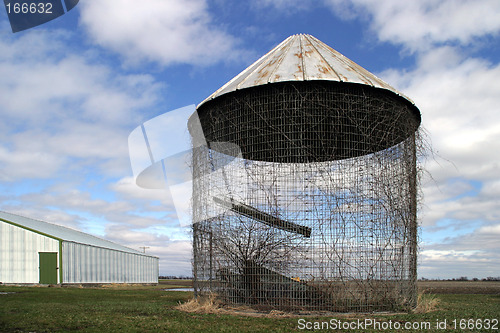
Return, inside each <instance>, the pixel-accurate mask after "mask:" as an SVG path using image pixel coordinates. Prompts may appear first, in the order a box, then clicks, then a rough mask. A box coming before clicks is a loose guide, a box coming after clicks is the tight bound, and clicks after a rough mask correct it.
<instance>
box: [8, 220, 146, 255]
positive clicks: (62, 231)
mask: <svg viewBox="0 0 500 333" xmlns="http://www.w3.org/2000/svg"><path fill="white" fill-rule="evenodd" d="M0 221H4V222H7V223H9V224H13V225H16V226H19V227H21V228H24V229H29V230H31V231H34V232H37V233H40V234H44V235H46V236H48V237H52V238H56V239H59V240H62V241H67V242H75V243H81V244H87V245H91V246H97V247H103V248H107V249H111V250H117V251H121V252H128V253H134V254H140V255H144V253H142V252H139V251H136V250H134V249H131V248H128V247H126V246H123V245H120V244H116V243H113V242H110V241H108V240H105V239H101V238H99V237H96V236H93V235H89V234H86V233H84V232H81V231H77V230H74V229H70V228H66V227H63V226H60V225H56V224H52V223H47V222H43V221H39V220H34V219H31V218H28V217H24V216H19V215H15V214H11V213H7V212H2V211H0Z"/></svg>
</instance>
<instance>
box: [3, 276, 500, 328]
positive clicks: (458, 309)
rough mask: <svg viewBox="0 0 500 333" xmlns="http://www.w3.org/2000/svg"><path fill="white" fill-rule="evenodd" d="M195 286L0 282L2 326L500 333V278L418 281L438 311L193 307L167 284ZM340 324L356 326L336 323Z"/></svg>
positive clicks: (188, 294)
mask: <svg viewBox="0 0 500 333" xmlns="http://www.w3.org/2000/svg"><path fill="white" fill-rule="evenodd" d="M189 285H190V281H187V280H162V281H160V284H159V285H157V286H121V285H111V286H104V287H101V288H75V287H63V288H60V287H53V288H47V287H11V286H0V332H73V331H75V332H76V331H78V332H176V333H177V332H295V331H297V332H300V331H307V328H318V327H323V329H324V330H320V329H317V330H316V329H315V330H314V331H325V332H464V331H465V332H498V331H499V328H500V323H498V320H500V282H472V281H468V282H461V281H439V282H433V281H429V282H422V283H419V288H420V290H426V292H425V294H426V295H428V294H429V293H432V294H433V295H434V297H435V298H438V299H439V304H438V305H437V307H436V310H435V311H432V312H427V313H400V314H380V313H379V314H329V315H322V316H310V315H309V316H306V315H286V314H283V313H271V314H267V315H260V316H245V315H235V314H228V313H216V314H199V313H186V312H182V311H179V310H177V309H176V306H177V305H178V304H179V302H186V301H187V300H189V299H190V298H192V295H193V293H192V292H181V291H165V290H164V289H165V288H169V287H184V288H185V287H189ZM445 320H446V322H445ZM471 320H472V321H471ZM487 320H489V321H487ZM495 320H496V321H495ZM495 322H496V325H495ZM487 323H488V324H487ZM359 324H361V326H359ZM368 324H370V325H368ZM438 324H439V325H440V327H439V328H438V327H437V325H438ZM335 325H337V327H339V325H350V327H351V328H348V329H334V328H335ZM375 325H378V326H375ZM405 325H406V327H405ZM486 326H488V327H489V329H486ZM395 327H399V329H396V328H395ZM411 327H414V328H413V329H412V328H411ZM493 328H496V329H493Z"/></svg>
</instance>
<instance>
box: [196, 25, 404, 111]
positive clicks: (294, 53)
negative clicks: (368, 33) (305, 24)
mask: <svg viewBox="0 0 500 333" xmlns="http://www.w3.org/2000/svg"><path fill="white" fill-rule="evenodd" d="M309 80H330V81H337V82H350V83H359V84H365V85H369V86H372V87H376V88H382V89H387V90H390V91H392V92H394V93H396V94H397V95H399V96H402V97H403V98H405V99H407V100H408V101H410V102H411V103H413V101H412V100H411V99H409V98H408V97H406V96H405V95H403V94H402V93H400V92H399V91H397V90H396V89H394V88H393V87H391V86H390V85H389V84H387V83H385V82H384V81H382V80H381V79H379V78H378V77H376V76H375V75H373V74H372V73H370V72H369V71H367V70H366V69H364V68H363V67H361V66H359V65H358V64H356V63H355V62H354V61H352V60H350V59H349V58H347V57H345V56H344V55H342V54H341V53H339V52H337V51H335V50H334V49H332V48H331V47H329V46H328V45H326V44H325V43H323V42H321V41H320V40H318V39H317V38H315V37H313V36H311V35H305V34H300V35H293V36H290V37H288V38H287V39H285V40H284V41H283V42H281V43H280V44H279V45H278V46H276V47H275V48H274V49H272V50H271V51H269V52H268V53H267V54H265V55H264V56H263V57H262V58H260V59H259V60H257V61H256V62H254V63H253V64H252V65H250V66H249V67H248V68H247V69H245V70H244V71H243V72H241V73H240V74H238V75H237V76H236V77H235V78H233V79H232V80H231V81H229V82H228V83H226V84H225V85H224V86H222V87H221V88H219V89H218V90H217V91H215V92H214V93H213V94H212V95H210V96H209V97H208V98H207V99H205V100H204V101H203V102H201V103H200V105H201V104H203V103H205V102H206V101H208V100H211V99H214V98H216V97H218V96H221V95H223V94H226V93H229V92H232V91H236V90H240V89H245V88H250V87H254V86H260V85H264V84H268V83H276V82H285V81H309Z"/></svg>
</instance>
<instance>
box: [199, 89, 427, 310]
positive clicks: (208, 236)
mask: <svg viewBox="0 0 500 333" xmlns="http://www.w3.org/2000/svg"><path fill="white" fill-rule="evenodd" d="M198 116H199V120H200V122H201V125H202V128H203V131H204V135H205V137H206V139H207V142H208V146H205V147H200V148H197V149H196V150H195V151H193V219H194V221H195V222H196V223H194V224H193V252H194V258H193V273H194V283H195V292H196V294H197V295H203V294H205V293H209V292H210V293H215V294H216V295H218V297H219V298H220V299H221V300H222V301H224V302H227V303H231V304H247V305H252V306H253V307H258V308H272V309H280V310H322V311H325V310H326V311H383V310H402V309H407V308H410V307H412V306H414V305H415V304H416V254H417V253H416V252H417V177H416V172H417V171H416V147H417V143H418V142H416V135H415V132H416V130H417V129H418V127H419V124H420V114H419V112H418V110H417V109H416V108H415V107H414V106H413V105H412V104H410V103H409V102H408V101H406V100H404V99H402V98H401V97H399V96H397V95H395V94H393V93H391V92H387V91H384V90H382V89H375V88H371V87H368V86H363V85H359V84H347V83H338V82H329V81H325V82H321V81H315V82H287V83H279V84H269V85H266V86H260V87H253V88H249V89H244V90H240V91H236V92H233V93H228V94H225V95H222V96H220V97H218V98H216V99H214V100H212V101H209V102H206V103H204V104H203V105H201V106H200V107H199V109H198ZM221 142H229V143H232V144H234V146H237V147H239V149H240V150H239V151H238V153H235V152H234V151H232V150H231V149H229V150H227V151H225V150H224V149H223V148H221V147H224V145H217V143H221Z"/></svg>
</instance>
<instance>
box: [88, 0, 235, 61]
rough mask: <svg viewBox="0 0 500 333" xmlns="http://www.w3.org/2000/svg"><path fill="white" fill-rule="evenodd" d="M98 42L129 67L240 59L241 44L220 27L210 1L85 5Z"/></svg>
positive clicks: (94, 1) (92, 1) (112, 0)
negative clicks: (212, 12)
mask: <svg viewBox="0 0 500 333" xmlns="http://www.w3.org/2000/svg"><path fill="white" fill-rule="evenodd" d="M79 7H80V9H81V22H82V24H83V26H84V27H85V28H86V29H87V30H88V33H89V35H90V37H91V38H92V40H93V41H95V42H96V43H97V44H99V45H101V46H103V47H106V48H109V49H111V50H113V51H115V52H118V53H119V54H122V55H123V56H124V57H125V59H127V61H128V62H130V63H133V64H138V63H139V62H141V61H144V60H146V61H153V62H157V63H160V64H161V65H171V64H176V63H188V64H195V65H209V64H212V63H215V62H217V61H221V60H234V59H237V57H238V53H240V51H238V49H237V43H238V42H237V40H236V38H235V37H233V36H232V35H230V34H229V33H227V32H226V31H224V29H223V28H221V27H218V26H217V25H216V24H215V23H214V22H213V19H212V17H211V15H210V13H209V11H208V5H207V3H206V1H205V0H147V1H134V0H107V1H100V0H88V1H82V2H81V5H80V6H79Z"/></svg>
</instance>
